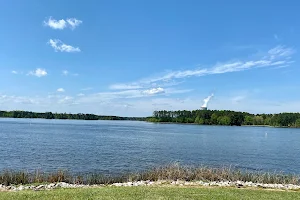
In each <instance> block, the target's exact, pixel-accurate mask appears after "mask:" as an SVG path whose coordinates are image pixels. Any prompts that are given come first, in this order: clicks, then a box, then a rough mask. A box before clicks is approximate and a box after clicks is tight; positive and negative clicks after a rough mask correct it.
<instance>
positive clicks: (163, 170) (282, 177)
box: [0, 164, 300, 185]
mask: <svg viewBox="0 0 300 200" xmlns="http://www.w3.org/2000/svg"><path fill="white" fill-rule="evenodd" d="M140 180H150V181H157V180H183V181H245V182H253V183H269V184H274V183H277V184H295V185H299V184H300V178H299V176H298V175H292V174H283V173H268V172H247V171H240V170H238V169H234V168H210V167H190V166H181V165H178V164H171V165H168V166H163V167H157V168H153V169H151V170H148V171H142V172H136V173H131V174H126V175H119V176H104V175H101V174H86V175H72V174H71V173H68V172H66V171H57V172H55V173H50V174H49V173H42V172H39V171H36V172H35V173H28V172H15V171H4V172H2V173H0V184H3V185H18V184H32V183H45V182H48V183H53V182H66V183H73V184H89V185H90V184H112V183H118V182H128V181H140Z"/></svg>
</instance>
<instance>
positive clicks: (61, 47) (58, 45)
mask: <svg viewBox="0 0 300 200" xmlns="http://www.w3.org/2000/svg"><path fill="white" fill-rule="evenodd" d="M48 44H49V45H50V46H51V47H52V48H53V49H54V50H55V51H56V52H58V51H60V52H68V53H72V52H80V51H81V50H80V49H79V47H73V46H71V45H67V44H65V43H63V42H62V41H60V40H58V39H50V40H49V42H48Z"/></svg>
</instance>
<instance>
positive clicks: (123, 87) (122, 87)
mask: <svg viewBox="0 0 300 200" xmlns="http://www.w3.org/2000/svg"><path fill="white" fill-rule="evenodd" d="M109 88H110V89H113V90H132V89H141V88H143V87H142V86H141V85H137V84H114V85H111V86H110V87H109Z"/></svg>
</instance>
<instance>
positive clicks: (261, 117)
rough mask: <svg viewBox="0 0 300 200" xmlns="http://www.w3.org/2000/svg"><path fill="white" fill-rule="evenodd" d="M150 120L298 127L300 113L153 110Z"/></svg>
mask: <svg viewBox="0 0 300 200" xmlns="http://www.w3.org/2000/svg"><path fill="white" fill-rule="evenodd" d="M147 121H150V122H174V123H195V124H203V125H228V126H241V125H265V126H276V127H300V113H279V114H250V113H247V112H235V111H230V110H193V111H188V110H179V111H167V110H162V111H154V112H153V116H152V117H149V118H147Z"/></svg>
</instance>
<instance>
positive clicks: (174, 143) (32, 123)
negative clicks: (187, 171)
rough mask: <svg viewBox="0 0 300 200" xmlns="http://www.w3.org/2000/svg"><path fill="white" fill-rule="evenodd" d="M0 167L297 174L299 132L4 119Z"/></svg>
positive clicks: (0, 134) (0, 128)
mask: <svg viewBox="0 0 300 200" xmlns="http://www.w3.org/2000/svg"><path fill="white" fill-rule="evenodd" d="M0 141H1V143H0V170H4V169H13V170H21V169H22V170H23V169H25V170H29V171H30V170H35V169H41V170H42V171H54V170H57V169H67V170H70V171H71V172H74V173H90V172H100V173H105V174H114V173H122V172H128V171H135V170H143V169H149V168H151V167H154V166H158V165H164V164H168V163H172V162H180V163H182V164H189V165H200V164H203V165H207V166H230V165H231V166H234V167H238V168H241V169H249V170H263V171H274V170H276V171H283V172H288V173H297V174H300V129H293V128H268V127H226V126H198V125H180V124H153V123H146V122H135V121H81V120H46V119H0Z"/></svg>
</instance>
